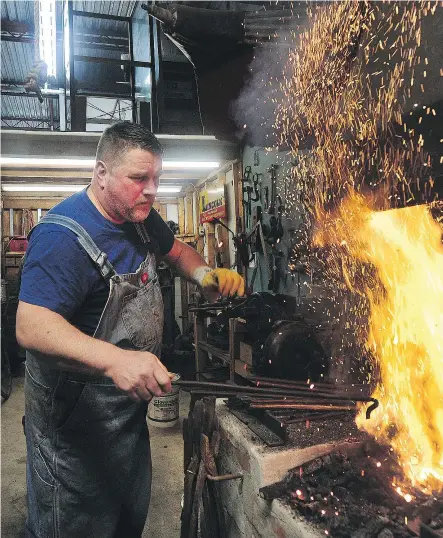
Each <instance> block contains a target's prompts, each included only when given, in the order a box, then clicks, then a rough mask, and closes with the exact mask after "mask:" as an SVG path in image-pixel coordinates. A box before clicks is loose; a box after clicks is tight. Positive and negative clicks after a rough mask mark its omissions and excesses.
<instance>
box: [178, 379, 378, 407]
mask: <svg viewBox="0 0 443 538" xmlns="http://www.w3.org/2000/svg"><path fill="white" fill-rule="evenodd" d="M173 385H177V386H179V387H180V388H182V389H184V390H187V389H188V390H189V389H202V390H208V392H212V391H213V390H225V391H226V390H228V391H232V392H236V393H238V394H240V393H242V394H257V395H259V394H260V395H269V394H273V395H280V396H293V397H297V396H298V397H302V398H303V397H304V398H306V397H308V395H310V397H312V398H318V396H322V397H323V398H327V399H330V400H356V401H361V402H374V398H369V397H366V396H362V395H352V397H350V395H349V394H347V393H344V394H340V393H336V394H331V393H324V392H323V393H322V392H320V391H317V392H312V391H310V392H304V391H299V390H298V389H292V388H288V389H281V388H273V389H271V388H260V387H248V386H242V385H231V384H230V385H226V384H224V383H210V382H206V381H183V380H181V379H180V380H178V381H174V382H173Z"/></svg>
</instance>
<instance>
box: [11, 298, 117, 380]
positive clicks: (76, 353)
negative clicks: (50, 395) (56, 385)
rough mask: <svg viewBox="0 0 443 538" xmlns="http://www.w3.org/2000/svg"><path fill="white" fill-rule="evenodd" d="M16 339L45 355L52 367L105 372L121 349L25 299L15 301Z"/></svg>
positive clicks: (101, 373) (33, 350)
mask: <svg viewBox="0 0 443 538" xmlns="http://www.w3.org/2000/svg"><path fill="white" fill-rule="evenodd" d="M17 341H18V343H19V344H20V345H21V346H22V347H23V348H25V349H27V350H28V351H31V352H34V353H38V354H39V355H44V356H46V357H49V360H50V364H51V366H52V367H53V368H57V369H61V370H73V371H77V372H85V373H91V374H98V375H106V372H107V371H108V370H109V369H110V368H111V367H112V365H113V364H114V363H115V361H116V360H118V355H119V354H120V355H121V350H119V349H118V348H117V347H115V346H113V345H112V344H109V343H107V342H103V341H102V340H98V339H96V338H93V337H91V336H88V335H86V334H84V333H82V332H81V331H79V330H78V329H77V328H75V327H74V326H73V325H71V324H70V323H69V322H68V321H66V320H65V319H64V318H63V316H61V315H60V314H57V313H55V312H52V311H51V310H48V309H47V308H43V307H40V306H36V305H32V304H29V303H24V302H22V301H20V302H19V306H18V310H17Z"/></svg>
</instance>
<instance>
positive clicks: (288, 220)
mask: <svg viewBox="0 0 443 538" xmlns="http://www.w3.org/2000/svg"><path fill="white" fill-rule="evenodd" d="M271 166H276V169H275V179H276V190H275V196H274V198H275V199H274V200H272V174H271V172H270V169H271ZM248 167H250V168H248ZM291 168H292V164H291V160H290V156H289V155H288V154H287V153H285V152H278V151H277V150H276V149H270V150H267V149H264V148H260V147H257V146H255V147H250V146H246V147H245V148H244V150H243V171H242V174H243V187H245V186H246V187H247V186H250V187H252V189H253V191H252V192H251V197H250V198H251V203H250V213H251V214H250V215H249V204H248V203H247V200H248V196H247V193H245V192H244V193H243V200H244V202H243V208H244V213H245V222H246V230H247V231H248V232H249V231H251V230H252V228H253V226H254V224H255V222H256V218H257V208H261V211H262V224H263V231H264V234H263V235H264V240H265V245H266V251H267V259H266V257H265V256H264V255H262V254H259V255H258V263H257V262H256V261H255V260H254V261H252V262H251V264H250V267H249V271H248V273H249V274H248V285H250V283H251V280H252V278H254V276H253V275H254V271H255V267H256V265H258V268H257V270H256V276H255V278H254V284H253V288H252V289H253V291H275V292H276V293H284V294H287V295H291V296H294V297H296V298H298V299H299V300H300V299H301V298H302V297H305V296H306V295H307V293H308V287H307V285H306V284H307V282H308V280H309V277H308V276H307V275H306V274H304V273H302V272H291V271H290V270H289V268H288V262H289V257H290V254H291V251H292V239H293V235H294V232H295V231H296V230H297V229H298V227H299V226H300V225H301V224H302V223H303V215H302V213H301V212H300V209H299V208H297V207H294V205H293V203H292V202H291V200H292V199H293V196H292V193H291V192H290V190H289V189H290V181H289V177H290V173H291ZM254 180H255V181H257V184H256V185H254ZM256 191H258V194H257V192H256ZM257 196H258V200H257V201H254V198H257ZM245 201H246V203H245ZM272 205H274V211H273V214H270V211H271V212H272ZM258 211H260V209H258ZM276 220H277V221H280V222H276ZM276 228H277V229H278V230H280V231H278V230H277V234H275V233H274V232H275V231H276ZM281 232H283V234H282V235H281ZM280 235H281V237H280ZM274 267H275V269H273V268H274ZM273 272H274V279H272V273H273ZM272 280H274V282H272ZM270 285H271V287H272V286H273V290H271V289H269V287H270Z"/></svg>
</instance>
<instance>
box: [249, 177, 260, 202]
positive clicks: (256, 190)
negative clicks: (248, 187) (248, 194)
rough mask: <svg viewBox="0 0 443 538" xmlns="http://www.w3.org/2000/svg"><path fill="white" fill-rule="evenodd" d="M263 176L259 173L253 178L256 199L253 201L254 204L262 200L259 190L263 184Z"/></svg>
mask: <svg viewBox="0 0 443 538" xmlns="http://www.w3.org/2000/svg"><path fill="white" fill-rule="evenodd" d="M261 175H262V174H258V173H257V174H254V175H253V176H252V183H253V184H254V197H253V198H251V199H252V201H253V202H258V201H259V200H261V193H260V190H259V184H261V179H260V176H261Z"/></svg>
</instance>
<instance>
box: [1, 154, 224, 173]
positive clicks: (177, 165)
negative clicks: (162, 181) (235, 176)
mask: <svg viewBox="0 0 443 538" xmlns="http://www.w3.org/2000/svg"><path fill="white" fill-rule="evenodd" d="M94 164H95V159H43V158H37V157H1V158H0V165H2V166H16V167H20V168H23V167H29V166H33V167H38V168H54V167H60V168H90V169H92V168H93V167H94ZM215 168H220V163H219V162H216V161H163V170H197V169H209V170H210V169H215Z"/></svg>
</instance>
